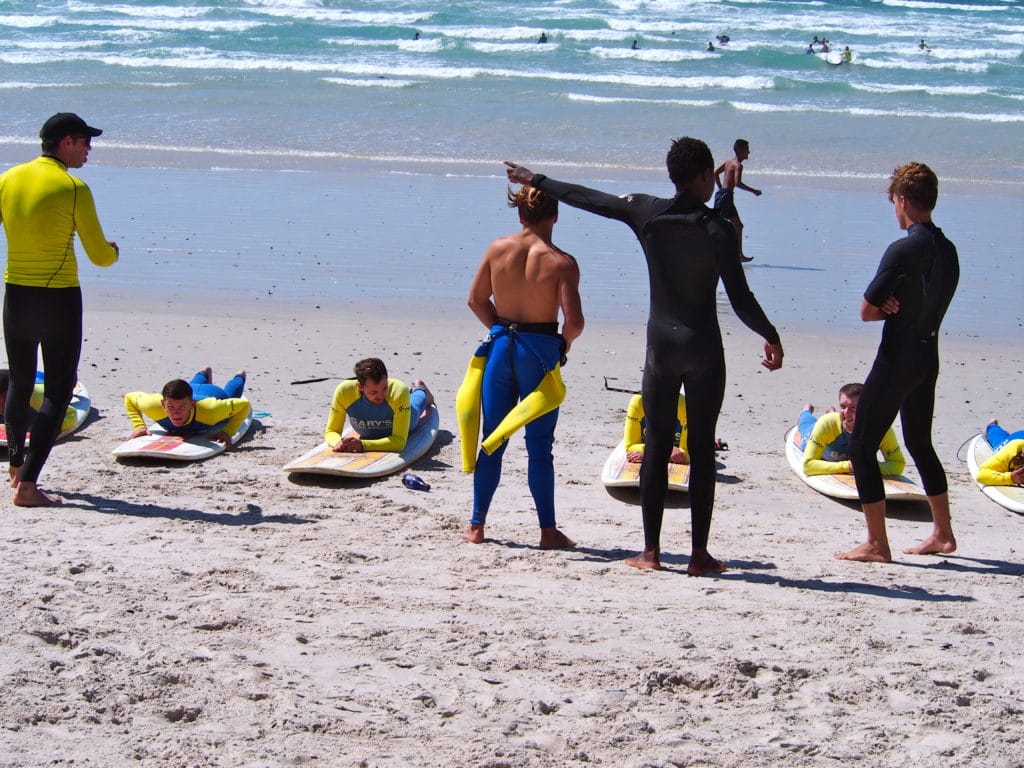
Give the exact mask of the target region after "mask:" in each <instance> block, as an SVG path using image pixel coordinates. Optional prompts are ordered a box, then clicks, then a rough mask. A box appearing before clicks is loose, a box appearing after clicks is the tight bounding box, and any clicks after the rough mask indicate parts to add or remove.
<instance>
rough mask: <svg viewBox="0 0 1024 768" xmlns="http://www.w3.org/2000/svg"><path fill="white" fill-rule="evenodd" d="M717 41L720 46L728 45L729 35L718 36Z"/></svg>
mask: <svg viewBox="0 0 1024 768" xmlns="http://www.w3.org/2000/svg"><path fill="white" fill-rule="evenodd" d="M715 40H717V41H718V43H719V45H725V44H726V43H728V42H729V40H730V38H729V36H728V35H717V36H716V37H715Z"/></svg>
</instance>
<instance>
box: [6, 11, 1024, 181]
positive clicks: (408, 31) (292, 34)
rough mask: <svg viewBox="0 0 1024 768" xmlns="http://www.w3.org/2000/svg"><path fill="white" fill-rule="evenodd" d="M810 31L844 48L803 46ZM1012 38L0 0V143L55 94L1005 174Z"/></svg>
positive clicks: (112, 134)
mask: <svg viewBox="0 0 1024 768" xmlns="http://www.w3.org/2000/svg"><path fill="white" fill-rule="evenodd" d="M417 32H418V33H419V36H420V38H419V39H418V40H414V39H413V38H414V35H415V33H417ZM541 33H544V34H546V35H547V39H548V42H547V43H545V44H538V43H537V42H536V41H537V39H538V38H539V36H540V34H541ZM722 34H725V35H729V37H730V41H729V42H728V44H727V45H719V46H718V48H717V50H716V51H715V52H713V53H709V52H706V51H705V50H704V48H705V47H706V45H707V43H708V41H713V40H715V38H716V36H717V35H722ZM815 35H817V36H819V37H827V38H829V40H830V41H831V42H832V45H833V47H835V48H841V47H843V46H846V45H848V46H850V48H851V49H852V51H853V53H854V60H853V63H852V64H850V65H843V66H831V65H829V64H827V63H826V62H825V61H823V60H822V59H821V58H819V57H818V56H816V55H807V54H805V52H804V51H805V49H806V47H807V44H808V42H809V41H810V40H811V38H812V37H813V36H815ZM634 39H635V40H636V41H637V44H638V48H637V49H636V50H633V49H632V48H631V45H632V42H633V40H634ZM921 39H924V40H925V41H926V43H927V45H928V46H929V48H930V51H922V50H921V49H919V47H918V42H919V40H921ZM1022 49H1024V7H1022V5H1021V3H1020V2H1009V1H1007V0H1003V1H1002V2H999V1H996V0H970V1H969V2H968V1H962V2H941V1H935V0H853V1H851V2H834V1H829V0H808V1H790V2H787V1H785V0H739V1H733V0H718V1H715V0H710V1H706V0H701V1H700V2H696V1H690V0H660V1H658V0H651V1H648V2H638V1H636V0H617V1H610V0H562V1H561V2H557V1H556V2H529V1H528V2H515V3H512V2H500V1H499V0H476V1H475V2H452V3H443V4H442V3H437V2H424V0H407V1H404V2H387V1H381V2H332V1H331V0H324V1H323V2H316V1H313V0H252V1H248V2H247V1H244V0H207V1H205V2H204V0H165V1H163V2H160V1H159V0H157V1H154V0H150V1H148V2H120V3H108V2H87V1H84V0H70V1H68V0H0V99H2V102H3V117H2V122H0V144H20V143H23V142H25V141H26V140H28V139H30V138H31V137H32V136H34V134H35V131H37V130H38V125H39V123H40V120H41V116H43V115H45V114H48V113H51V112H54V111H57V110H58V109H72V110H74V111H79V112H81V113H82V114H84V115H86V116H88V117H89V119H91V120H93V121H94V122H95V123H96V124H99V125H100V126H101V127H104V128H106V129H107V131H108V133H107V134H106V135H105V136H104V143H105V145H106V146H107V147H111V148H119V149H123V150H125V151H126V152H128V151H130V150H136V152H137V153H142V155H143V156H145V154H146V153H152V152H156V151H157V150H161V149H166V150H172V151H185V152H188V153H189V154H190V155H193V158H192V160H188V159H187V158H186V159H185V160H182V159H181V158H178V159H177V161H178V162H194V163H196V164H202V163H211V162H212V163H216V162H217V161H216V159H214V160H212V161H211V160H210V159H209V158H208V156H207V155H203V156H202V157H201V158H200V157H197V156H195V154H196V153H197V152H199V151H200V150H208V151H212V152H213V153H214V158H216V157H218V156H222V157H223V160H221V161H220V162H221V163H223V164H225V165H230V164H231V162H232V158H234V161H235V162H237V161H238V158H239V157H240V156H243V157H245V158H247V162H259V163H262V164H264V165H267V166H274V165H278V166H284V167H287V166H288V165H290V164H292V163H297V162H301V161H303V160H306V161H309V160H320V161H324V162H330V161H332V160H335V159H346V158H377V159H412V160H415V161H421V162H436V161H438V160H443V161H446V162H459V161H478V160H491V159H494V158H500V157H502V156H514V157H516V158H522V159H524V160H530V161H531V162H534V163H536V164H538V165H539V164H550V163H568V164H576V165H582V166H591V167H600V166H605V165H606V166H623V167H656V166H658V165H660V158H661V157H662V156H663V154H664V148H665V146H666V144H667V141H668V139H669V138H671V137H674V136H678V135H683V134H689V135H696V136H701V137H704V138H706V139H708V141H709V143H710V144H711V145H712V149H713V150H714V152H715V154H716V157H720V156H723V155H725V154H727V153H728V152H729V151H730V147H731V145H732V140H733V139H734V138H736V137H737V136H745V137H747V138H749V139H750V140H751V142H752V144H753V156H752V158H751V160H752V163H756V165H757V167H758V170H759V172H761V173H766V174H772V173H779V174H783V173H784V174H794V173H795V174H808V175H820V174H827V175H836V176H841V177H846V176H874V175H878V174H879V173H884V172H886V171H887V170H889V169H891V168H892V167H893V166H894V165H896V164H898V163H900V162H903V161H905V160H906V159H909V158H910V157H911V156H913V157H915V158H917V159H923V160H925V161H927V162H930V164H932V165H933V166H935V167H936V170H937V171H938V172H939V173H940V175H942V176H943V177H944V178H957V179H963V180H978V181H984V182H999V183H1009V184H1019V183H1021V181H1022V179H1024V173H1022V168H1024V163H1022V161H1021V159H1020V153H1019V151H1012V150H1014V149H1017V150H1019V148H1020V145H1021V142H1020V139H1019V136H1020V132H1021V130H1022V128H1024V125H1022V124H1024V57H1022ZM32 143H34V141H33V142H32ZM157 154H160V153H157ZM108 161H109V156H108ZM132 162H139V157H138V154H133V155H132ZM152 162H154V163H156V164H159V163H163V162H167V161H166V159H164V158H163V156H162V154H161V155H160V157H158V158H153V159H152Z"/></svg>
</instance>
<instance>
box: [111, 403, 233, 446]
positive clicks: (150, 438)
mask: <svg viewBox="0 0 1024 768" xmlns="http://www.w3.org/2000/svg"><path fill="white" fill-rule="evenodd" d="M243 399H244V398H243ZM251 426H252V409H251V408H250V410H249V415H248V416H246V417H245V421H243V422H242V425H241V426H240V427H239V428H238V431H237V432H235V434H233V435H232V436H231V444H232V445H236V444H237V443H238V441H239V440H241V439H242V438H243V437H245V433H246V432H248V431H249V427H251ZM149 431H150V432H151V434H149V435H142V436H141V437H133V438H132V439H131V440H127V441H125V442H123V443H121V444H120V445H119V446H117V448H115V449H114V451H113V453H114V457H115V458H118V459H166V460H167V461H202V460H203V459H209V458H210V457H212V456H216V455H217V454H219V453H224V451H226V450H227V447H226V446H225V445H224V444H223V443H219V442H217V441H216V440H213V439H212V437H213V435H215V434H217V432H219V431H220V430H212V431H210V432H207V433H206V434H202V435H193V436H190V437H181V436H180V435H168V434H167V432H166V431H165V430H164V428H163V427H161V426H160V425H159V424H151V425H150V427H149Z"/></svg>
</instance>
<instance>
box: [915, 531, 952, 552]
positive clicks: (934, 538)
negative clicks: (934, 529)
mask: <svg viewBox="0 0 1024 768" xmlns="http://www.w3.org/2000/svg"><path fill="white" fill-rule="evenodd" d="M950 552H956V539H955V538H953V537H952V536H949V537H946V536H939V535H936V534H934V533H933V534H932V535H931V536H929V537H928V538H927V539H925V540H924V541H922V542H921V543H920V544H918V545H917V546H916V547H907V548H906V549H904V550H903V554H905V555H948V554H949V553H950Z"/></svg>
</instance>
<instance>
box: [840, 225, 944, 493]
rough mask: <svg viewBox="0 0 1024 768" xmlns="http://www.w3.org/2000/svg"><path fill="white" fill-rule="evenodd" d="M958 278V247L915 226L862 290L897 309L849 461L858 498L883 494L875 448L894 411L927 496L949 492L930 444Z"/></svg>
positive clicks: (937, 232) (863, 402) (885, 331)
mask: <svg viewBox="0 0 1024 768" xmlns="http://www.w3.org/2000/svg"><path fill="white" fill-rule="evenodd" d="M959 280H960V262H959V259H958V257H957V252H956V246H954V245H953V243H951V242H950V241H949V240H947V239H946V237H945V235H943V234H942V230H941V229H939V228H938V227H936V226H935V225H934V224H931V223H928V224H913V225H911V227H910V228H909V229H908V230H907V236H906V237H905V238H903V239H901V240H897V241H896V242H894V243H893V244H892V245H890V246H889V247H888V248H887V249H886V251H885V255H884V256H883V257H882V261H881V263H880V264H879V266H878V272H877V273H876V274H875V277H874V279H873V280H872V281H871V284H870V285H869V286H868V288H867V290H866V291H865V292H864V299H865V301H867V302H868V303H869V304H873V305H874V306H876V307H880V306H882V304H884V303H885V300H886V299H887V298H888V297H889V296H893V295H894V296H895V297H896V298H897V300H899V303H900V308H899V311H898V312H897V313H896V314H894V315H889V316H888V317H886V319H885V325H884V326H883V328H882V342H881V344H879V346H878V354H877V355H876V356H875V362H874V365H872V367H871V373H869V374H868V377H867V379H866V380H865V381H864V389H863V390H862V391H861V393H860V400H859V401H858V402H857V421H856V423H855V424H854V427H853V436H852V438H851V439H850V461H851V462H852V464H853V473H854V476H855V478H856V480H857V493H858V495H859V496H860V500H861V503H864V504H871V503H874V502H878V501H882V500H883V499H884V498H885V490H884V488H883V485H882V475H881V473H880V471H879V469H878V462H877V461H876V460H875V452H876V451H877V450H878V445H879V443H880V442H881V440H882V436H883V435H884V434H885V432H886V430H888V429H889V427H890V426H891V425H892V422H893V420H894V419H895V418H896V414H897V413H899V414H900V420H901V422H902V424H903V441H904V443H905V444H906V446H907V450H908V451H909V452H910V455H911V456H912V457H913V459H914V464H915V465H916V466H917V471H918V472H919V473H920V475H921V483H922V485H924V489H925V492H926V493H927V494H928V495H929V496H935V495H937V494H940V493H945V492H946V490H947V485H946V473H945V471H944V470H943V468H942V464H941V462H940V461H939V457H938V456H937V455H936V453H935V448H934V447H933V446H932V415H933V412H934V410H935V381H936V379H937V378H938V375H939V326H940V325H941V324H942V318H943V317H945V315H946V309H947V308H948V307H949V302H950V301H952V299H953V293H954V292H955V291H956V286H957V282H959Z"/></svg>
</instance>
